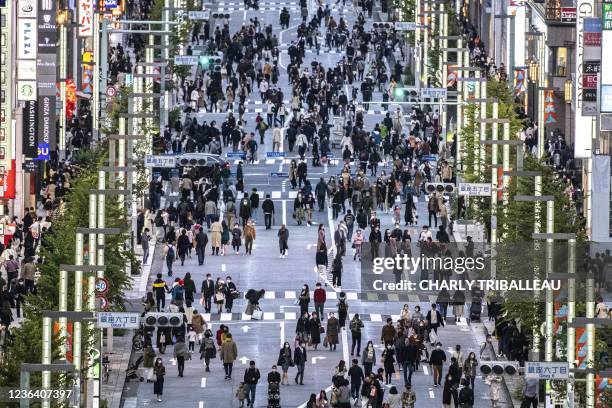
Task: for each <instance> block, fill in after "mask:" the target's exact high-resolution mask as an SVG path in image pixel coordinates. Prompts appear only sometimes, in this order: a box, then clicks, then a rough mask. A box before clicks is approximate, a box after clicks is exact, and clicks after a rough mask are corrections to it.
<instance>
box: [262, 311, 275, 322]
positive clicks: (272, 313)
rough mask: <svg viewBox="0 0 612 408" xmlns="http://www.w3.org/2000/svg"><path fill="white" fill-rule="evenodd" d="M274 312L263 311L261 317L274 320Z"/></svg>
mask: <svg viewBox="0 0 612 408" xmlns="http://www.w3.org/2000/svg"><path fill="white" fill-rule="evenodd" d="M275 317H276V316H275V313H274V312H264V314H263V319H264V320H274V318H275Z"/></svg>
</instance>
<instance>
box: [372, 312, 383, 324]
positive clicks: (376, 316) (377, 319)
mask: <svg viewBox="0 0 612 408" xmlns="http://www.w3.org/2000/svg"><path fill="white" fill-rule="evenodd" d="M370 321H372V322H382V316H381V315H379V314H378V313H372V314H371V315H370Z"/></svg>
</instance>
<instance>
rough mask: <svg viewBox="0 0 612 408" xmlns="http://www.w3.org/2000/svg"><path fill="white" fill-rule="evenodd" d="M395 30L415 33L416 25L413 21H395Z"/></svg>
mask: <svg viewBox="0 0 612 408" xmlns="http://www.w3.org/2000/svg"><path fill="white" fill-rule="evenodd" d="M395 29H396V30H397V31H415V30H416V23H415V22H414V21H396V22H395Z"/></svg>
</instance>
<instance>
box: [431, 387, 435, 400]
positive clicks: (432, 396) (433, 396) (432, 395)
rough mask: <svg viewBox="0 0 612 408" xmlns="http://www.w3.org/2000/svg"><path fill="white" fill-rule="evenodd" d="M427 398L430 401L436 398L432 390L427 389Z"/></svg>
mask: <svg viewBox="0 0 612 408" xmlns="http://www.w3.org/2000/svg"><path fill="white" fill-rule="evenodd" d="M429 398H432V399H433V398H436V396H435V394H434V392H433V390H432V389H431V388H430V389H429Z"/></svg>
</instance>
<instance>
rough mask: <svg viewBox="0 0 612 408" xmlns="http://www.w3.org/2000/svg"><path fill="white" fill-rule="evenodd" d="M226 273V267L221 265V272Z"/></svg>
mask: <svg viewBox="0 0 612 408" xmlns="http://www.w3.org/2000/svg"><path fill="white" fill-rule="evenodd" d="M225 271H227V266H226V265H225V264H221V272H225Z"/></svg>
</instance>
